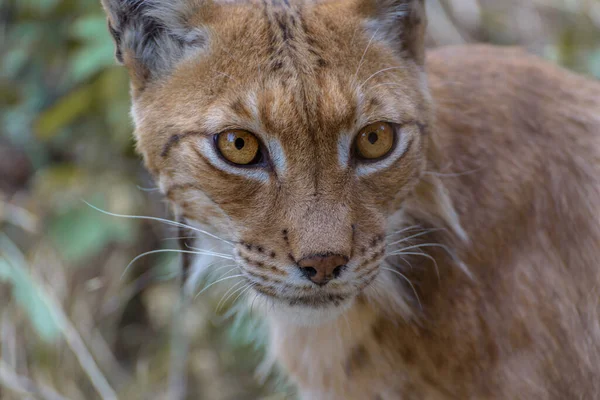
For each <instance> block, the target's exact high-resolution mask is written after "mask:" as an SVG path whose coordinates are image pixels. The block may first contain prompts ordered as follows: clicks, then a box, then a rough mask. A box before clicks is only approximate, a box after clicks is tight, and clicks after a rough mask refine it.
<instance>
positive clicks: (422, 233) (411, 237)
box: [386, 228, 442, 246]
mask: <svg viewBox="0 0 600 400" xmlns="http://www.w3.org/2000/svg"><path fill="white" fill-rule="evenodd" d="M440 230H442V229H440V228H432V229H427V230H425V231H423V232H420V233H417V234H415V235H412V236H408V237H405V238H403V239H401V240H397V241H395V242H392V243H389V244H387V245H386V246H393V245H395V244H400V243H403V242H406V241H407V240H410V239H414V238H417V237H420V236H424V235H427V234H428V233H431V232H436V231H440Z"/></svg>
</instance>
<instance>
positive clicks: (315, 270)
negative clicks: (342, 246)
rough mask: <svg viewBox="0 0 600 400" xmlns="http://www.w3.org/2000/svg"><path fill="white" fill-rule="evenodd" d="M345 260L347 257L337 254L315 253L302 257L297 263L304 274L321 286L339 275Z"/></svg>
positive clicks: (344, 265) (346, 260)
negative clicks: (314, 254)
mask: <svg viewBox="0 0 600 400" xmlns="http://www.w3.org/2000/svg"><path fill="white" fill-rule="evenodd" d="M347 262H348V257H344V256H342V255H339V254H333V255H316V256H309V257H305V258H303V259H302V260H300V261H299V262H298V265H300V270H301V271H302V273H303V274H304V276H306V277H307V278H308V279H310V280H311V281H313V282H314V283H316V284H317V285H319V286H323V285H325V284H326V283H327V282H329V281H330V280H332V279H335V278H337V277H339V276H340V274H341V273H342V271H343V269H344V268H345V267H346V263H347Z"/></svg>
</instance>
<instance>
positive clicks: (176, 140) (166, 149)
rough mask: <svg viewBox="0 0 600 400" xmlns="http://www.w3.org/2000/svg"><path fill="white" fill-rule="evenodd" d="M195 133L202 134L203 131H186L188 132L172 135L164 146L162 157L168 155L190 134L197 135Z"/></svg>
mask: <svg viewBox="0 0 600 400" xmlns="http://www.w3.org/2000/svg"><path fill="white" fill-rule="evenodd" d="M195 135H201V133H200V132H186V133H181V134H175V135H173V136H171V137H170V138H169V139H168V140H167V142H166V143H165V145H164V146H163V149H162V151H161V153H160V156H161V157H162V158H165V157H167V156H168V155H169V152H170V151H171V148H172V147H173V146H175V145H177V144H178V143H179V142H181V140H183V139H185V138H187V137H189V136H195Z"/></svg>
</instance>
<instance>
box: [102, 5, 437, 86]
mask: <svg viewBox="0 0 600 400" xmlns="http://www.w3.org/2000/svg"><path fill="white" fill-rule="evenodd" d="M101 1H102V4H103V6H104V8H105V10H106V12H107V14H108V20H109V29H110V31H111V33H112V35H113V37H114V40H115V43H116V57H117V59H118V60H119V61H120V62H121V63H124V64H125V65H126V66H127V67H128V69H129V70H130V73H131V76H132V78H133V79H132V80H133V85H134V88H136V89H143V88H144V86H145V84H146V83H148V81H150V80H152V79H157V78H160V77H162V76H164V75H165V74H167V73H169V72H170V71H171V70H172V69H173V68H174V66H175V65H176V64H177V63H178V62H180V61H182V60H183V59H185V58H187V57H188V56H190V55H197V54H198V53H200V52H201V50H206V49H208V47H209V45H210V43H209V42H210V41H209V39H210V35H209V31H210V29H209V26H210V25H212V24H214V23H216V22H217V21H213V20H214V19H216V18H214V17H215V16H216V15H217V14H218V13H216V12H215V10H217V9H218V8H220V7H228V6H236V7H239V6H240V5H241V6H243V5H246V4H247V6H248V7H252V8H256V7H258V4H257V3H256V2H253V1H250V0H249V1H208V0H169V1H162V0H101ZM270 2H271V3H273V6H274V7H276V8H279V7H280V6H281V5H280V4H279V2H278V1H277V2H276V1H273V0H271V1H270ZM275 3H277V4H275ZM328 3H330V2H328V1H306V0H296V1H292V3H291V4H292V6H291V7H292V8H293V7H294V5H298V6H304V5H306V4H314V5H322V4H325V5H327V4H328ZM347 3H348V4H349V5H350V4H355V5H357V8H355V10H356V11H357V16H359V17H361V18H364V19H365V26H366V28H367V31H368V32H370V33H371V35H372V36H373V39H376V40H379V41H385V42H387V43H389V44H390V46H391V47H392V48H393V49H394V50H395V51H398V52H399V54H401V55H402V56H407V57H408V58H411V59H414V60H415V61H416V62H417V63H418V64H420V65H421V64H422V63H423V49H422V47H423V35H424V29H425V25H426V19H425V11H424V0H348V1H347ZM265 4H267V7H268V4H269V2H267V3H265ZM282 4H283V3H282ZM286 4H289V2H286ZM290 9H291V8H290ZM280 12H281V10H280V11H278V13H280ZM284 12H285V11H284ZM220 15H221V18H225V17H226V13H225V14H220Z"/></svg>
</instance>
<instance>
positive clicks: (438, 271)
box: [390, 251, 440, 280]
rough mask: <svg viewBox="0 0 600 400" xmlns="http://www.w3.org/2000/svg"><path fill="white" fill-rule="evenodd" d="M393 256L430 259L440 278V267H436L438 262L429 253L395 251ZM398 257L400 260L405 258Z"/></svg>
mask: <svg viewBox="0 0 600 400" xmlns="http://www.w3.org/2000/svg"><path fill="white" fill-rule="evenodd" d="M390 256H392V255H390ZM393 256H421V257H425V258H428V259H430V260H431V261H432V262H433V264H434V265H435V272H436V274H437V277H438V280H440V268H439V267H438V263H437V261H435V258H433V257H432V256H430V255H429V254H427V253H423V252H421V253H416V252H410V251H409V252H402V253H396V254H393ZM400 258H401V259H402V261H405V262H406V260H404V259H403V258H402V257H400ZM411 268H412V265H411Z"/></svg>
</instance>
